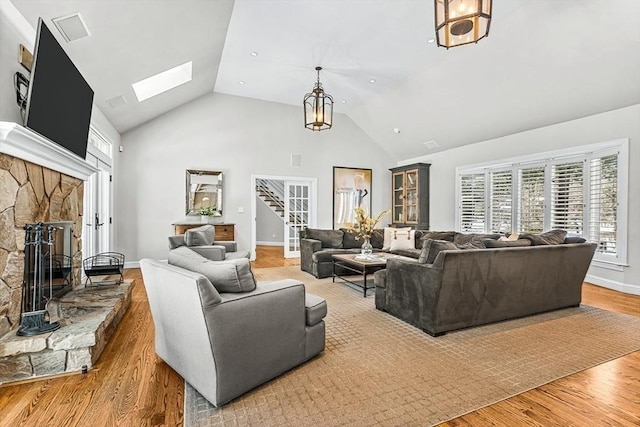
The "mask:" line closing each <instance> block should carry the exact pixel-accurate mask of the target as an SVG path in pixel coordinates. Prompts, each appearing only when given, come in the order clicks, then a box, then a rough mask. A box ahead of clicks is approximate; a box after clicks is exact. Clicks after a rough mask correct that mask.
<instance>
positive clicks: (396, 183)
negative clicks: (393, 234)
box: [391, 172, 404, 222]
mask: <svg viewBox="0 0 640 427" xmlns="http://www.w3.org/2000/svg"><path fill="white" fill-rule="evenodd" d="M403 212H404V173H403V172H400V173H394V174H393V220H392V221H391V222H402V221H403V220H404V216H403Z"/></svg>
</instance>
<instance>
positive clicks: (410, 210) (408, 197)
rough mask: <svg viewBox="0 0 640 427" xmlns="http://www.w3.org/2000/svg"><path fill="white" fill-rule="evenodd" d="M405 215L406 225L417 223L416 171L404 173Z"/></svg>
mask: <svg viewBox="0 0 640 427" xmlns="http://www.w3.org/2000/svg"><path fill="white" fill-rule="evenodd" d="M405 174H406V180H405V214H406V220H405V221H406V222H407V223H417V222H418V171H417V170H415V169H414V170H410V171H406V172H405Z"/></svg>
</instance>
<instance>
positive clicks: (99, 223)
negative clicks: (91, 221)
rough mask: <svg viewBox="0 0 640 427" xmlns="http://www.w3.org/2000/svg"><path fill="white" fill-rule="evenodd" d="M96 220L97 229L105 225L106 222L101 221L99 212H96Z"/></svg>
mask: <svg viewBox="0 0 640 427" xmlns="http://www.w3.org/2000/svg"><path fill="white" fill-rule="evenodd" d="M95 220H96V223H95V227H96V230H97V229H98V228H99V227H102V226H103V225H104V222H100V217H99V216H98V213H97V212H96V216H95Z"/></svg>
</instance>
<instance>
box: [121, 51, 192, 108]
mask: <svg viewBox="0 0 640 427" xmlns="http://www.w3.org/2000/svg"><path fill="white" fill-rule="evenodd" d="M191 65H192V64H191V61H189V62H187V63H184V64H182V65H178V66H177V67H174V68H171V69H169V70H166V71H163V72H161V73H158V74H156V75H153V76H151V77H147V78H146V79H144V80H140V81H139V82H135V83H133V84H132V85H131V86H132V87H133V91H134V92H135V93H136V98H138V102H142V101H144V100H146V99H149V98H151V97H152V96H156V95H159V94H161V93H162V92H166V91H168V90H170V89H173V88H174V87H178V86H180V85H181V84H184V83H187V82H190V81H191Z"/></svg>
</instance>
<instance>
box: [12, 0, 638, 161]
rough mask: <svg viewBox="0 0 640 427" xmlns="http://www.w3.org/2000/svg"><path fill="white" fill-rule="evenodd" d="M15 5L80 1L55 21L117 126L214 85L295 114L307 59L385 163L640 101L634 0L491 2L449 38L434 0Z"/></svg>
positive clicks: (306, 85) (304, 88)
mask: <svg viewBox="0 0 640 427" xmlns="http://www.w3.org/2000/svg"><path fill="white" fill-rule="evenodd" d="M11 1H12V2H13V4H14V5H15V6H16V8H17V9H18V10H19V11H20V13H21V14H22V15H23V16H24V17H25V18H26V19H27V20H28V22H29V23H30V24H32V25H33V27H34V28H35V27H36V24H37V19H38V17H43V18H44V19H45V22H47V23H48V24H50V23H51V19H52V18H56V17H60V16H64V15H68V14H71V13H75V12H80V14H81V15H82V18H83V19H84V21H85V23H86V25H87V27H88V29H89V31H90V33H91V36H90V37H86V38H83V39H80V40H77V41H73V42H69V43H67V42H65V41H64V39H63V38H62V36H60V34H59V33H57V31H56V30H54V33H55V35H56V37H57V38H58V40H59V41H60V42H61V44H62V45H63V47H64V48H65V50H66V51H67V53H68V54H69V56H70V57H71V58H72V59H73V61H74V62H75V63H76V65H77V66H78V68H79V69H80V71H81V72H82V74H83V75H84V76H85V78H86V79H87V81H88V82H89V84H90V85H91V86H92V87H93V89H94V91H95V102H96V104H97V105H98V107H99V108H100V109H101V110H102V112H103V113H104V114H105V115H106V116H107V118H108V119H109V120H110V121H111V123H112V124H113V125H114V127H115V128H116V129H117V130H118V131H120V132H121V133H122V132H126V131H127V130H129V129H132V128H133V127H136V126H138V125H140V124H142V123H144V122H146V121H148V120H150V119H152V118H154V117H157V116H158V115H160V114H162V113H164V112H166V111H169V110H171V109H173V108H176V107H177V106H179V105H181V104H184V103H186V102H189V101H191V100H193V99H195V98H197V97H199V96H202V95H204V94H207V93H210V92H212V91H215V92H219V93H226V94H232V95H238V96H243V97H249V98H257V99H262V100H268V101H273V102H279V103H285V104H292V105H297V106H300V126H303V123H302V97H303V95H304V94H305V93H307V92H309V91H310V90H311V89H312V87H313V83H314V82H315V79H316V73H315V70H314V68H315V66H317V65H320V66H322V67H323V71H322V72H321V75H320V80H321V82H322V83H323V86H324V89H325V90H326V92H327V93H329V94H331V95H332V96H333V97H334V99H335V101H336V111H337V112H340V113H344V114H347V115H348V116H349V117H350V118H351V119H352V120H354V121H355V122H356V123H357V124H358V125H359V126H360V127H361V128H362V129H363V130H364V131H365V132H366V133H367V134H369V135H370V136H371V137H372V138H373V139H374V140H375V141H376V142H377V143H378V144H380V145H381V146H382V147H383V148H384V149H385V150H386V151H387V152H388V153H389V154H390V155H392V156H393V157H394V158H396V159H407V158H411V157H416V156H420V155H424V154H428V153H431V152H435V151H440V150H444V149H449V148H453V147H457V146H461V145H465V144H470V143H474V142H478V141H483V140H487V139H491V138H495V137H499V136H504V135H508V134H512V133H516V132H521V131H524V130H527V129H532V128H537V127H541V126H545V125H550V124H554V123H558V122H563V121H567V120H571V119H575V118H578V117H584V116H587V115H591V114H596V113H599V112H603V111H609V110H612V109H616V108H621V107H625V106H629V105H633V104H637V103H640V2H638V1H637V0H582V1H575V0H536V1H530V0H494V5H493V19H492V22H491V30H490V34H489V37H488V38H486V39H484V40H482V41H480V42H479V43H478V44H475V45H473V44H472V45H467V46H462V47H457V48H453V49H449V50H445V49H443V48H439V47H437V46H436V45H435V44H434V43H428V40H429V39H431V38H433V37H434V36H435V34H434V17H433V13H434V8H433V1H432V0H335V1H333V0H236V1H235V2H234V1H232V0H154V1H152V0H147V1H140V0H131V1H107V0H73V1H62V0H56V1H52V0H11ZM49 26H50V28H55V27H54V26H53V25H49ZM252 52H255V53H257V55H255V54H254V55H252ZM189 60H191V61H193V80H192V81H191V82H189V83H186V84H184V85H181V86H179V87H177V88H175V89H172V90H171V91H169V92H166V93H164V94H161V95H158V96H155V97H153V98H150V99H148V100H146V101H143V102H138V101H137V100H136V98H135V95H134V94H133V91H132V88H131V83H133V82H136V81H138V80H140V79H142V78H145V77H148V76H150V75H153V74H155V73H158V72H161V71H164V70H166V69H169V68H172V67H174V66H177V65H180V64H183V63H184V62H187V61H189ZM371 80H375V82H374V83H371V82H370V81H371ZM241 82H242V83H241ZM118 96H124V97H125V99H126V100H127V103H126V104H124V105H121V106H119V107H117V108H111V107H110V106H109V104H108V103H107V101H108V100H110V99H113V98H115V97H118ZM239 114H241V112H239ZM394 130H395V131H394ZM398 131H399V132H398ZM326 132H331V130H329V131H326ZM427 141H436V142H437V144H438V145H439V146H438V147H436V148H428V147H427V146H425V144H424V143H425V142H427Z"/></svg>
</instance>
